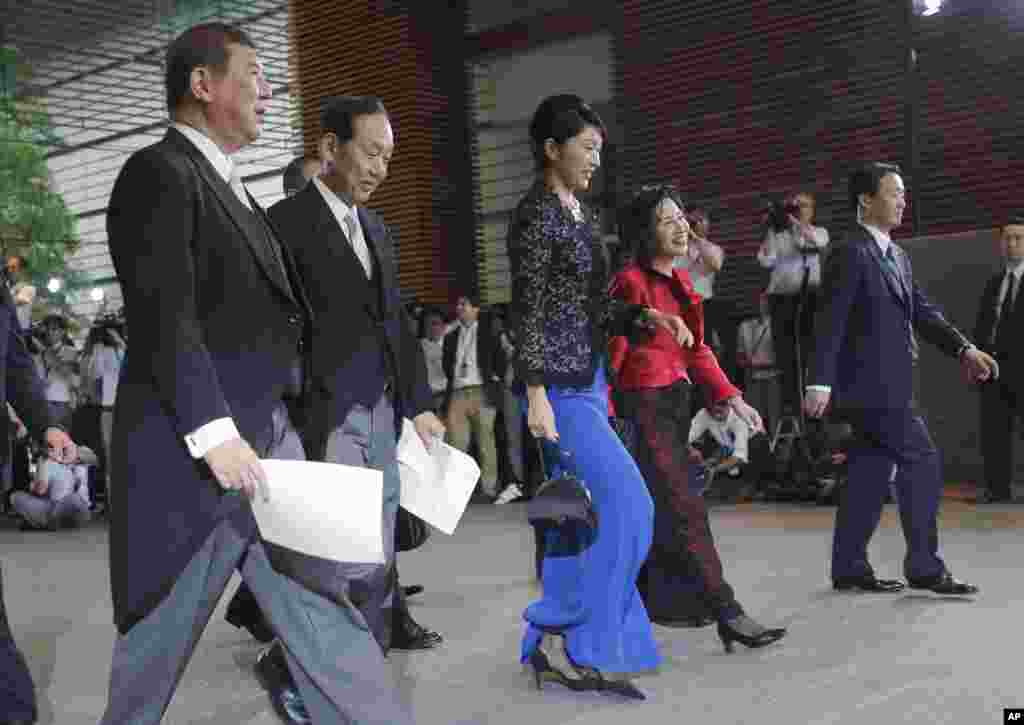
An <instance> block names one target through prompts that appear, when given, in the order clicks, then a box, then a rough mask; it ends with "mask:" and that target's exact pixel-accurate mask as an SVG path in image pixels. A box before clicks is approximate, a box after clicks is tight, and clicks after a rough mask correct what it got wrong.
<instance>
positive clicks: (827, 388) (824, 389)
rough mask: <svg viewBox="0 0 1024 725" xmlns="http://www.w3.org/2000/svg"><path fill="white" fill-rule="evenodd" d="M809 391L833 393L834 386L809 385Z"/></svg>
mask: <svg viewBox="0 0 1024 725" xmlns="http://www.w3.org/2000/svg"><path fill="white" fill-rule="evenodd" d="M807 389H808V390H815V391H817V392H819V393H831V392H832V386H831V385H808V386H807Z"/></svg>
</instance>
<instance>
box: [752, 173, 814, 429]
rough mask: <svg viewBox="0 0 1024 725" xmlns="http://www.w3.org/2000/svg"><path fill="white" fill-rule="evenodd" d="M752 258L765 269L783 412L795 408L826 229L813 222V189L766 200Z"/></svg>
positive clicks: (807, 353)
mask: <svg viewBox="0 0 1024 725" xmlns="http://www.w3.org/2000/svg"><path fill="white" fill-rule="evenodd" d="M765 227H766V229H765V235H764V241H763V243H762V244H761V248H760V249H759V250H758V252H757V260H758V262H760V263H761V266H763V267H766V268H768V269H770V270H771V279H770V282H769V284H768V289H767V294H768V299H769V305H770V308H771V322H772V339H773V340H774V342H775V357H776V361H777V364H778V367H779V369H780V370H781V371H782V381H781V382H782V405H783V412H784V413H785V414H790V415H795V414H798V412H799V410H800V400H801V398H802V388H803V385H802V382H801V379H802V377H803V372H804V368H805V366H806V361H807V360H809V359H810V355H811V346H812V344H813V334H814V314H815V311H816V309H817V306H818V289H819V287H820V286H821V256H822V254H823V252H824V251H825V248H826V247H827V246H828V241H829V239H828V230H826V229H825V228H824V227H818V226H815V225H814V194H812V193H810V192H808V191H800V192H796V193H793V194H790V195H788V196H787V197H786V198H785V199H784V200H783V201H782V202H777V203H775V204H773V205H772V206H771V208H770V209H769V210H768V212H767V214H766V219H765Z"/></svg>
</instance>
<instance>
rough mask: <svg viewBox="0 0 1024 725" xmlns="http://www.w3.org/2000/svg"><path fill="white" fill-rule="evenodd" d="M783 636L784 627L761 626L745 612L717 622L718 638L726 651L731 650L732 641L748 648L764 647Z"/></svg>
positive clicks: (784, 632) (784, 633)
mask: <svg viewBox="0 0 1024 725" xmlns="http://www.w3.org/2000/svg"><path fill="white" fill-rule="evenodd" d="M737 625H739V626H737ZM741 628H742V629H741ZM743 629H746V630H748V631H747V632H744V631H742V630H743ZM785 636H786V628H785V627H774V628H771V629H769V628H768V627H763V626H761V625H760V624H758V623H757V622H755V621H754V620H753V619H751V618H750V617H748V616H747V615H745V614H741V615H740V616H738V617H735V618H733V619H730V620H729V621H727V622H719V623H718V638H719V639H721V640H722V644H723V645H724V646H725V651H726V652H732V643H733V642H739V643H740V644H742V645H744V646H746V647H749V648H750V649H756V648H758V647H765V646H766V645H769V644H771V643H772V642H778V641H779V640H780V639H782V638H783V637H785Z"/></svg>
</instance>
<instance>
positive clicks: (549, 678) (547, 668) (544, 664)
mask: <svg viewBox="0 0 1024 725" xmlns="http://www.w3.org/2000/svg"><path fill="white" fill-rule="evenodd" d="M556 637H557V638H558V641H556V639H555V638H556ZM545 650H547V651H545ZM548 651H550V652H551V654H552V656H553V657H554V659H555V661H556V662H558V663H559V664H561V665H563V667H561V668H560V667H556V666H554V665H552V664H551V660H549V659H548ZM530 666H531V667H532V668H533V679H534V682H536V683H537V689H538V690H542V689H544V683H545V682H555V683H557V684H559V685H563V686H565V687H568V688H569V689H570V690H575V691H577V692H580V691H583V690H597V689H598V688H599V683H598V680H597V679H595V678H594V677H591V676H590V675H589V674H588V673H586V672H584V671H583V670H581V669H580V668H579V667H577V666H576V665H575V664H574V663H573V661H572V660H571V659H570V658H569V653H568V652H567V651H566V650H565V643H564V640H561V635H558V634H545V635H544V637H543V639H541V641H540V644H538V645H537V649H535V650H534V651H533V653H532V654H531V655H530Z"/></svg>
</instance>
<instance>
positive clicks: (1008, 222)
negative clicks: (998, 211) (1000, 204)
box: [999, 211, 1024, 230]
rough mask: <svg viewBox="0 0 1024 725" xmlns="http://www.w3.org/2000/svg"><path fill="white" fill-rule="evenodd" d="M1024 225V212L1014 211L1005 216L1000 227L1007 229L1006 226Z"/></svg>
mask: <svg viewBox="0 0 1024 725" xmlns="http://www.w3.org/2000/svg"><path fill="white" fill-rule="evenodd" d="M1011 226H1012V227H1018V226H1020V227H1024V212H1019V211H1018V212H1014V213H1013V214H1010V215H1009V216H1007V217H1006V218H1005V220H1004V221H1003V223H1002V224H1000V225H999V228H1000V229H1001V230H1002V229H1006V227H1011Z"/></svg>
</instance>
